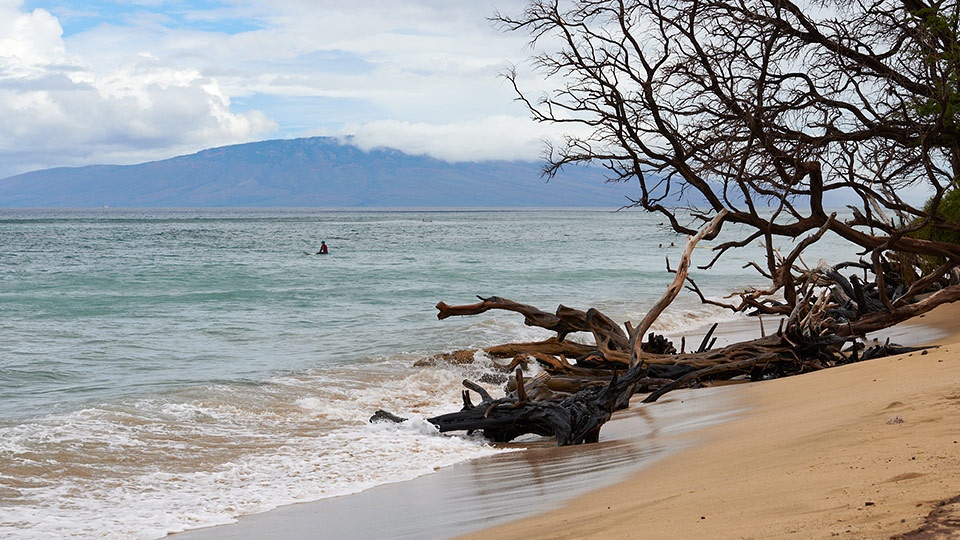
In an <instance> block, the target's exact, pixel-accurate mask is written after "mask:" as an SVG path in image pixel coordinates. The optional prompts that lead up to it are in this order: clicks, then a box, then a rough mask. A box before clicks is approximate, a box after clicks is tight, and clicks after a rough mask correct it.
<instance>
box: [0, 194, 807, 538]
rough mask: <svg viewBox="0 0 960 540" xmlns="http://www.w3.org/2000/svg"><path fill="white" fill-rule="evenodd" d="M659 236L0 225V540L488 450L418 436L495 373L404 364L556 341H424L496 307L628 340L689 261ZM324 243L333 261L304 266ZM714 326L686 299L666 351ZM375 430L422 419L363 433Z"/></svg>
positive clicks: (504, 323)
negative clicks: (629, 328) (439, 310)
mask: <svg viewBox="0 0 960 540" xmlns="http://www.w3.org/2000/svg"><path fill="white" fill-rule="evenodd" d="M659 221H660V219H658V218H657V217H656V216H649V215H645V214H641V213H640V212H634V211H624V212H613V211H608V210H530V211H522V210H508V211H455V210H454V211H363V212H361V211H321V210H286V209H284V210H272V209H271V210H255V209H243V210H237V209H230V210H193V209H190V210H126V209H124V210H119V209H101V210H75V211H64V210H9V209H7V210H0V536H2V537H11V538H54V537H56V538H158V537H162V536H164V535H165V534H167V533H169V532H174V531H181V530H184V529H189V528H195V527H200V526H207V525H212V524H217V523H226V522H230V521H233V520H234V519H235V518H236V517H237V516H240V515H243V514H249V513H255V512H262V511H266V510H269V509H272V508H275V507H277V506H279V505H284V504H290V503H294V502H299V501H309V500H317V499H322V498H326V497H332V496H337V495H343V494H347V493H353V492H357V491H360V490H363V489H366V488H369V487H372V486H375V485H379V484H383V483H387V482H394V481H399V480H404V479H409V478H413V477H415V476H419V475H422V474H428V473H430V472H432V471H433V470H435V468H436V467H440V466H445V465H449V464H452V463H456V462H460V461H463V460H466V459H471V458H474V457H479V456H482V455H487V454H491V453H494V452H497V451H499V450H496V449H493V448H491V447H489V446H487V445H484V444H483V443H482V442H481V441H478V440H473V439H469V438H466V437H441V436H437V435H436V434H435V433H434V430H433V428H432V426H430V425H429V424H428V423H426V422H425V421H423V420H422V418H423V417H429V416H431V415H434V414H438V413H441V412H449V411H452V410H455V409H457V408H459V400H460V397H459V393H460V389H461V387H460V381H461V380H462V379H463V378H464V377H467V378H472V379H477V378H479V377H480V376H481V375H482V374H483V372H484V370H485V369H487V368H488V367H489V363H488V361H484V360H482V359H481V361H479V362H478V363H477V364H476V365H473V366H459V367H453V366H441V367H436V368H414V367H413V363H414V362H415V361H416V360H418V359H420V358H424V357H427V356H430V355H433V354H436V353H439V352H445V351H451V350H455V349H460V348H468V347H481V346H487V345H493V344H500V343H506V342H510V341H521V340H524V341H525V340H533V339H543V338H546V337H549V336H550V335H551V334H550V333H548V332H545V331H543V330H540V329H535V328H528V327H525V326H524V325H523V323H522V318H521V317H520V316H517V315H514V314H510V313H499V312H494V313H488V314H485V315H481V316H474V317H467V318H455V319H448V320H445V321H438V320H437V319H436V310H435V309H434V307H433V306H434V305H435V304H436V303H437V302H438V301H441V300H443V301H445V302H447V303H449V304H466V303H472V302H474V301H476V295H481V296H489V295H498V296H502V297H506V298H509V299H512V300H516V301H518V302H523V303H527V304H532V305H535V306H538V307H540V308H541V309H544V310H547V311H553V310H554V309H556V306H557V304H558V303H563V304H565V305H568V306H571V307H576V308H580V309H586V308H589V307H597V308H599V309H600V310H602V311H604V312H605V313H606V314H608V315H610V316H611V317H613V318H614V319H615V320H618V321H627V320H630V321H633V322H635V323H636V322H638V321H639V320H640V319H641V318H642V316H643V314H644V313H645V312H646V309H648V307H649V306H650V304H651V303H652V301H654V300H655V299H656V298H658V297H659V296H660V295H661V294H662V292H663V290H664V287H665V285H666V284H667V283H668V282H669V281H670V279H671V278H672V275H671V274H669V273H667V272H666V270H665V264H664V258H665V256H671V257H672V261H674V262H675V261H676V259H677V258H678V256H679V253H680V247H679V245H680V244H682V242H683V239H682V238H678V237H677V236H676V235H674V234H672V233H669V232H667V231H665V230H663V228H662V227H660V226H659ZM321 240H325V241H326V242H327V244H328V245H329V246H330V254H329V255H325V256H317V255H312V253H314V252H316V250H317V248H318V247H319V245H320V241H321ZM672 242H675V243H676V244H677V246H678V247H671V246H670V244H671V243H672ZM661 245H663V247H662V248H661V247H660V246H661ZM696 255H697V257H698V259H697V260H695V263H700V264H703V263H705V262H706V261H707V257H708V256H709V252H708V251H707V250H706V249H703V250H697V252H696ZM739 257H740V258H739V259H736V258H732V259H730V260H728V261H725V262H724V263H723V264H722V265H720V266H719V267H718V268H716V269H715V270H713V271H711V272H709V273H698V272H696V271H695V272H694V275H698V276H700V277H699V283H700V285H701V286H702V287H703V288H704V289H705V290H706V291H707V292H708V293H709V294H711V295H715V296H721V295H723V294H725V293H727V292H729V290H731V289H732V288H733V287H735V286H742V285H744V283H749V282H750V281H751V280H752V279H755V278H754V277H753V276H752V275H750V274H747V273H746V271H744V270H742V269H741V266H742V264H743V263H744V262H745V261H746V260H747V259H748V258H750V257H749V254H743V255H739ZM811 262H813V263H816V261H811ZM724 318H730V316H729V315H726V314H724V313H721V312H718V311H716V310H707V309H704V308H702V307H701V306H699V304H698V303H697V302H696V299H695V298H694V297H693V295H692V294H687V295H683V296H681V298H680V299H679V300H678V301H677V302H676V303H675V304H674V306H672V307H671V309H670V311H669V312H668V313H667V314H666V315H665V316H664V317H663V318H662V320H661V321H660V323H659V330H660V331H662V332H666V333H668V334H672V335H679V334H680V333H682V332H684V331H686V330H691V329H693V328H697V327H700V326H702V325H704V324H708V323H711V322H713V321H715V320H720V319H724ZM688 341H689V340H688ZM491 391H493V392H499V390H498V389H497V388H494V387H491ZM379 408H384V409H387V410H391V411H394V412H397V413H399V414H403V415H411V416H412V418H413V420H412V421H411V422H407V423H405V424H403V425H401V426H386V425H371V424H368V423H367V418H369V416H370V415H371V414H372V413H373V412H374V411H375V410H377V409H379Z"/></svg>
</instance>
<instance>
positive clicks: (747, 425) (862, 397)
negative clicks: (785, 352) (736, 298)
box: [462, 304, 960, 540]
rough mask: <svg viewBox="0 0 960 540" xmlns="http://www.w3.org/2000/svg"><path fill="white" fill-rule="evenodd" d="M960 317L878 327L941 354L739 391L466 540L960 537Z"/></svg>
mask: <svg viewBox="0 0 960 540" xmlns="http://www.w3.org/2000/svg"><path fill="white" fill-rule="evenodd" d="M958 318H960V304H954V305H950V304H948V305H945V306H940V307H939V308H937V309H935V310H933V311H932V312H930V313H928V314H926V315H923V316H921V317H918V318H915V319H912V320H910V321H907V322H905V323H901V324H900V325H898V326H897V327H896V328H894V329H892V330H891V331H890V332H884V333H881V334H889V335H900V336H906V337H907V338H910V339H904V340H903V341H911V340H917V339H924V338H923V336H922V334H923V332H924V331H925V330H929V329H932V330H933V331H934V334H933V338H932V339H930V340H929V341H928V343H930V344H931V345H936V346H938V348H936V349H930V350H928V351H923V352H920V351H918V352H914V353H907V354H903V355H898V356H891V357H886V358H880V359H875V360H870V361H866V362H861V363H857V364H850V365H847V366H840V367H835V368H830V369H826V370H823V371H819V372H814V373H808V374H804V375H801V376H794V377H787V378H783V379H774V380H771V381H763V382H759V383H751V384H749V385H743V386H740V387H739V389H738V392H737V394H738V396H737V397H738V398H740V399H742V400H743V403H744V404H745V405H747V406H748V410H747V411H746V412H745V413H744V414H742V415H739V416H738V417H737V418H735V419H732V420H731V421H729V422H725V423H723V424H720V425H716V426H711V427H707V428H705V429H703V430H699V431H698V432H697V435H698V438H699V440H700V443H699V444H697V445H694V446H691V447H687V448H685V449H683V450H681V451H679V452H677V453H674V454H672V455H670V456H668V457H666V458H665V459H663V460H662V461H660V462H658V463H657V464H655V465H653V466H651V467H649V468H647V469H644V470H642V471H640V472H638V473H636V474H634V475H632V476H631V477H630V478H629V479H627V480H625V481H623V482H621V483H619V484H617V485H615V486H611V487H609V488H604V489H600V490H597V491H594V492H592V493H590V494H589V495H587V496H584V497H579V498H577V499H575V500H573V501H570V502H569V503H568V504H567V505H565V506H564V507H563V508H562V509H559V510H556V511H551V512H545V513H543V514H540V515H537V516H534V517H532V518H528V519H524V520H518V521H515V522H513V523H510V524H507V525H505V526H499V527H492V528H488V529H486V530H484V531H482V532H481V533H479V534H471V535H464V536H462V538H465V539H473V538H476V539H480V538H490V537H493V538H504V539H509V538H516V539H525V540H526V539H536V538H570V539H573V538H697V537H705V536H707V535H709V536H710V537H713V538H831V537H843V538H891V537H894V538H904V539H907V538H911V539H912V538H916V539H921V538H923V539H926V538H958V537H960V529H958V524H960V459H958V458H957V456H958V455H960V414H958V413H960V359H958V355H960V324H958V323H957V320H958ZM918 336H920V337H918ZM891 341H895V340H893V339H892V340H891ZM904 344H906V343H904Z"/></svg>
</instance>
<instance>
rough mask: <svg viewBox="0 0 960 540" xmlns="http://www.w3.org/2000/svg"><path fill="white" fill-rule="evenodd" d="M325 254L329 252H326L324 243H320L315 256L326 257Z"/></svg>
mask: <svg viewBox="0 0 960 540" xmlns="http://www.w3.org/2000/svg"><path fill="white" fill-rule="evenodd" d="M327 253H330V251H328V250H327V243H326V241H323V242H320V251H318V252H317V255H326V254H327Z"/></svg>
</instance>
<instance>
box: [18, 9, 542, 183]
mask: <svg viewBox="0 0 960 540" xmlns="http://www.w3.org/2000/svg"><path fill="white" fill-rule="evenodd" d="M524 5H525V1H524V0H493V1H488V0H469V1H459V0H402V1H400V0H355V1H352V2H351V1H344V0H127V1H112V0H82V1H81V0H50V1H47V0H36V1H34V0H0V122H2V126H3V128H2V129H0V178H2V177H6V176H9V175H11V174H17V173H20V172H25V171H28V170H34V169H40V168H47V167H55V166H73V165H85V164H92V163H138V162H142V161H149V160H154V159H163V158H167V157H172V156H175V155H180V154H184V153H192V152H195V151H198V150H201V149H204V148H209V147H213V146H222V145H227V144H234V143H241V142H249V141H257V140H265V139H275V138H293V137H303V136H314V135H328V136H342V135H355V136H356V141H357V142H358V143H359V145H361V146H367V147H370V146H381V145H382V146H392V147H395V148H399V149H401V150H404V151H407V152H411V153H428V154H430V155H433V156H435V157H440V158H443V159H447V160H451V161H469V160H477V159H488V158H503V159H536V158H537V157H538V155H539V152H540V150H541V149H542V142H541V141H542V140H543V139H544V138H546V137H547V132H546V129H547V128H546V127H545V126H538V125H536V124H534V123H532V122H531V121H530V120H529V119H528V115H527V113H526V111H525V110H524V109H523V108H522V107H521V106H520V105H519V104H518V103H516V102H514V100H513V98H514V96H513V93H512V90H511V89H510V87H509V86H508V84H507V82H506V81H505V80H503V79H502V78H501V77H499V76H498V73H500V72H502V71H503V70H504V69H505V68H507V67H508V66H510V65H512V64H521V65H522V63H523V62H524V61H525V60H526V58H527V57H528V56H529V54H530V51H529V49H527V48H526V43H527V36H524V35H521V34H504V33H502V32H500V31H498V30H497V29H496V28H495V26H494V25H493V24H492V23H491V22H490V21H489V20H488V17H490V16H491V15H492V14H493V13H494V12H495V11H496V10H500V11H502V12H504V13H508V14H518V13H519V12H520V11H521V10H522V9H523V7H524ZM533 83H534V84H536V82H535V81H533ZM534 91H536V89H534Z"/></svg>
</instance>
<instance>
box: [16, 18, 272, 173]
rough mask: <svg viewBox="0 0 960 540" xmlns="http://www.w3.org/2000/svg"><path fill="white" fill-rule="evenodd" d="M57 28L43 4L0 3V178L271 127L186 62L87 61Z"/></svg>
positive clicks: (230, 139) (139, 58) (136, 57)
mask: <svg viewBox="0 0 960 540" xmlns="http://www.w3.org/2000/svg"><path fill="white" fill-rule="evenodd" d="M62 33H63V31H62V28H61V26H60V24H59V23H58V21H57V19H56V18H55V17H54V16H53V15H52V14H51V13H49V12H48V11H46V10H43V9H35V10H33V11H31V12H23V11H20V9H19V5H18V3H12V2H9V1H8V2H6V3H4V4H0V122H2V123H3V125H4V126H7V128H6V129H4V130H3V131H2V132H0V156H2V157H3V162H4V163H6V164H7V165H6V166H7V169H6V170H3V169H0V177H2V176H6V175H8V174H15V173H17V172H23V171H25V170H29V169H32V168H38V167H48V166H58V165H74V164H83V163H90V162H102V161H103V159H104V158H106V157H108V156H109V157H114V158H118V157H120V158H122V157H124V156H127V157H128V159H130V160H142V159H144V158H148V157H149V156H154V155H160V156H164V157H166V156H169V155H171V154H172V153H174V152H177V151H195V150H199V149H201V148H204V147H207V146H210V145H216V144H229V143H234V142H243V141H249V140H252V139H254V138H256V137H258V136H262V135H265V134H268V133H271V132H273V131H275V130H276V124H275V123H274V122H273V121H271V120H270V119H269V118H267V117H266V116H265V115H264V114H263V113H262V112H259V111H256V110H253V111H247V112H243V113H238V112H235V111H232V110H231V101H230V97H229V96H228V95H227V94H225V93H224V92H223V91H222V89H221V88H220V86H219V84H218V82H217V81H216V80H214V79H211V78H209V77H205V76H204V75H203V74H202V73H200V72H199V71H197V70H195V69H181V68H178V67H176V66H171V65H168V64H167V63H165V62H164V61H162V60H161V59H159V58H156V57H154V56H151V55H149V54H127V55H125V56H124V58H123V61H122V62H120V63H115V64H111V65H106V66H97V65H92V64H90V63H89V62H87V61H86V60H85V59H84V58H83V57H82V56H79V55H75V54H70V53H69V52H68V50H67V47H66V44H65V43H64V41H63V38H62ZM125 161H126V160H125Z"/></svg>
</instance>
